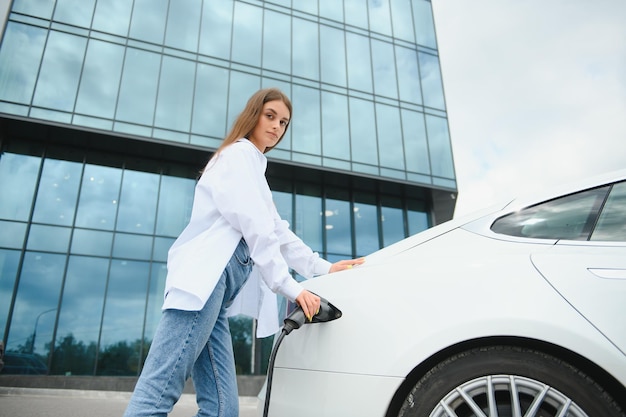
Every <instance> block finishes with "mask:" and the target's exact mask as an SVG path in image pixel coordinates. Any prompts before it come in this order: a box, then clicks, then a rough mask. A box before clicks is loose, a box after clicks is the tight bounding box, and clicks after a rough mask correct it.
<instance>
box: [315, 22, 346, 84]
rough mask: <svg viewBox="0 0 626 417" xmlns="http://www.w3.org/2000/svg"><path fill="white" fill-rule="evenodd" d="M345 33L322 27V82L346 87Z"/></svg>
mask: <svg viewBox="0 0 626 417" xmlns="http://www.w3.org/2000/svg"><path fill="white" fill-rule="evenodd" d="M343 33H344V32H343V31H341V30H339V29H335V28H331V27H328V26H324V25H320V63H321V67H322V69H321V70H322V78H321V80H322V82H323V83H327V84H335V85H339V86H342V87H345V86H346V50H345V40H344V36H343Z"/></svg>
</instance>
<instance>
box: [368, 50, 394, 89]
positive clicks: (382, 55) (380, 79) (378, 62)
mask: <svg viewBox="0 0 626 417" xmlns="http://www.w3.org/2000/svg"><path fill="white" fill-rule="evenodd" d="M372 59H373V64H374V65H373V68H374V92H375V93H376V94H377V95H379V96H386V97H392V98H398V87H397V86H396V68H395V65H394V63H395V58H394V56H393V46H392V45H391V44H390V43H387V42H382V41H379V40H376V39H372Z"/></svg>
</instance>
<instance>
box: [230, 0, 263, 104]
mask: <svg viewBox="0 0 626 417" xmlns="http://www.w3.org/2000/svg"><path fill="white" fill-rule="evenodd" d="M234 21H235V22H237V24H236V25H234V27H233V49H232V55H231V57H232V58H231V59H232V60H233V61H235V62H240V63H242V64H247V65H252V66H255V67H260V66H261V39H262V36H263V33H262V31H261V26H262V24H263V9H261V8H260V7H256V6H252V5H249V4H246V3H240V2H236V3H235V18H234ZM250 94H252V93H250Z"/></svg>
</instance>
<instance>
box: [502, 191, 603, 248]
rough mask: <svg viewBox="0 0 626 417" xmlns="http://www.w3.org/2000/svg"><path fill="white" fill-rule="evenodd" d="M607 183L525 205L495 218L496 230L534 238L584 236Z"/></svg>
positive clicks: (574, 238)
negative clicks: (525, 206) (513, 211)
mask: <svg viewBox="0 0 626 417" xmlns="http://www.w3.org/2000/svg"><path fill="white" fill-rule="evenodd" d="M608 189H609V187H608V186H606V187H601V188H594V189H591V190H586V191H583V192H579V193H576V194H570V195H567V196H565V197H560V198H557V199H554V200H550V201H547V202H545V203H541V204H537V205H534V206H531V207H527V208H525V209H523V210H520V211H518V212H516V213H511V214H509V215H506V216H504V217H501V218H499V219H498V220H496V221H495V222H494V223H493V225H492V226H491V230H492V231H494V232H495V233H500V234H505V235H510V236H519V237H527V238H535V239H567V240H587V239H588V237H589V233H590V232H591V229H592V227H593V224H594V222H595V220H596V216H597V213H598V211H599V209H600V206H601V205H602V202H603V201H604V199H605V197H606V194H607V192H608Z"/></svg>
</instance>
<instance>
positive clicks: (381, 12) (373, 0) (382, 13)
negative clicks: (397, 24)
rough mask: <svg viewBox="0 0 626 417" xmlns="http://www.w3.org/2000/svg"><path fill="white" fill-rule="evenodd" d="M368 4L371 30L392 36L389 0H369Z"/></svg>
mask: <svg viewBox="0 0 626 417" xmlns="http://www.w3.org/2000/svg"><path fill="white" fill-rule="evenodd" d="M367 4H368V6H369V7H368V11H369V21H370V30H371V31H373V32H378V33H382V34H384V35H387V36H391V15H390V14H389V0H369V1H368V2H367Z"/></svg>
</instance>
